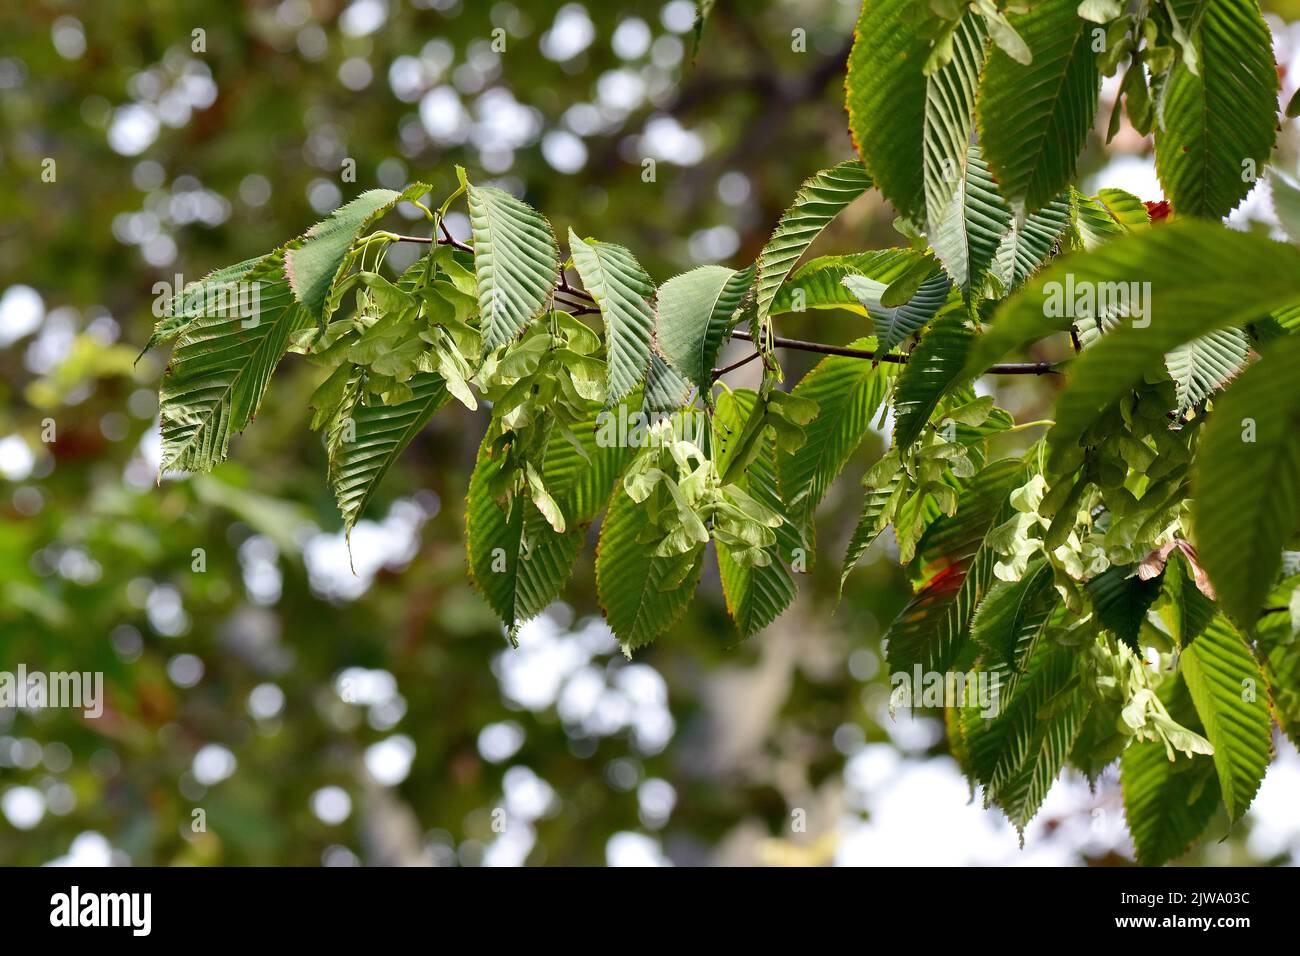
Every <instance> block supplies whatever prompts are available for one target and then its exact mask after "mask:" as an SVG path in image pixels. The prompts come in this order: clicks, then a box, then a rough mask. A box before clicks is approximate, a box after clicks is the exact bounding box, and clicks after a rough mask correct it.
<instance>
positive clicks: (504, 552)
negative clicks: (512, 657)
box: [465, 403, 627, 637]
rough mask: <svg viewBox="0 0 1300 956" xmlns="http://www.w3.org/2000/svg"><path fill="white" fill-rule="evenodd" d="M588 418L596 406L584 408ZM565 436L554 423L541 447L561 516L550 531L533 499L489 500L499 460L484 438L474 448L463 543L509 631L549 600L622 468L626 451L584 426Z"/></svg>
mask: <svg viewBox="0 0 1300 956" xmlns="http://www.w3.org/2000/svg"><path fill="white" fill-rule="evenodd" d="M588 412H589V414H590V416H591V419H592V423H593V424H594V422H595V420H596V416H597V413H598V412H599V406H598V405H596V404H594V403H593V404H592V405H591V406H590V408H589V409H588ZM573 434H574V436H576V438H577V439H578V441H579V442H580V444H581V446H582V452H579V450H578V448H576V447H575V446H574V444H573V442H572V441H571V440H570V439H569V437H567V436H565V435H564V434H563V433H562V432H561V431H560V430H559V429H555V430H554V431H553V432H552V434H551V436H550V439H549V441H548V442H547V445H546V452H545V459H544V462H543V466H542V481H543V484H544V485H545V487H546V488H547V489H548V491H549V493H550V495H551V496H552V497H553V498H554V500H555V502H556V504H557V505H558V507H559V509H560V511H561V513H562V514H563V515H564V517H565V519H566V520H565V522H564V524H565V531H564V532H563V533H558V532H556V531H555V529H554V528H553V527H552V526H551V524H550V522H549V521H548V520H547V519H546V517H545V516H544V515H543V514H542V512H541V511H540V510H539V509H538V508H537V506H536V505H535V504H534V503H533V501H532V500H531V499H530V498H528V497H524V496H517V497H516V498H515V499H514V501H513V502H512V507H511V509H510V511H509V513H507V512H506V511H505V510H504V509H503V508H502V507H501V505H500V504H498V503H497V501H496V500H495V499H494V498H493V495H492V491H491V487H490V486H491V482H492V477H493V475H494V473H495V472H496V470H497V469H498V468H499V467H500V463H499V462H497V461H495V460H494V459H492V458H491V457H490V451H491V449H490V443H489V442H487V441H485V442H484V443H483V445H482V446H481V447H480V448H479V455H478V461H477V463H476V465H475V468H474V473H473V475H471V477H470V488H469V498H468V501H467V503H466V509H465V520H466V533H465V544H466V551H467V554H468V558H469V565H470V572H471V575H472V577H473V580H474V583H475V585H476V586H477V587H478V589H479V590H480V591H481V592H482V593H483V595H484V597H485V598H487V601H488V603H489V604H490V605H491V607H492V609H493V610H494V611H495V612H496V613H497V615H498V616H499V617H500V618H501V620H502V622H503V623H504V624H505V625H506V627H507V629H508V630H509V632H510V634H511V636H512V637H513V635H514V633H515V632H516V631H517V630H518V627H519V625H520V624H522V623H523V622H525V621H527V620H529V619H531V618H533V617H536V616H537V615H538V614H540V613H541V612H542V611H544V610H545V609H546V607H547V605H549V604H550V603H551V602H552V601H554V600H555V599H556V598H557V597H558V596H559V593H560V590H561V589H562V588H563V587H564V583H565V582H566V581H567V580H568V578H569V575H570V574H571V573H572V570H573V563H574V561H575V560H576V559H577V556H578V553H579V551H581V550H582V545H583V543H584V542H585V541H586V538H587V534H586V527H587V525H589V524H590V523H591V521H592V520H593V519H594V518H595V516H596V514H597V512H598V511H599V510H600V508H601V507H603V506H604V503H605V502H606V501H607V500H609V496H610V490H611V488H612V487H613V486H614V484H615V482H616V481H617V479H618V475H619V474H620V473H621V472H622V470H623V465H624V464H625V463H626V460H627V451H626V450H625V449H623V448H618V447H614V448H605V447H601V446H600V445H599V443H598V442H597V441H596V433H595V430H594V428H591V427H578V428H575V429H574V430H573Z"/></svg>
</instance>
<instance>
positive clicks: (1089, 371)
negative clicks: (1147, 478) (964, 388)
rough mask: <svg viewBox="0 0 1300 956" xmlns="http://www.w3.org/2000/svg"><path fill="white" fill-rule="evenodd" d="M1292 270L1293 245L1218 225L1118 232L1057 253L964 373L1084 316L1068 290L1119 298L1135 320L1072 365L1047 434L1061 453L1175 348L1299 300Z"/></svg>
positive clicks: (1297, 259) (1298, 257)
mask: <svg viewBox="0 0 1300 956" xmlns="http://www.w3.org/2000/svg"><path fill="white" fill-rule="evenodd" d="M1297 274H1300V249H1297V248H1295V247H1293V246H1288V245H1285V244H1282V243H1277V242H1272V241H1271V240H1268V239H1266V238H1263V237H1261V236H1255V235H1249V234H1246V233H1239V232H1235V231H1233V230H1230V229H1227V228H1225V227H1222V226H1219V225H1216V224H1209V223H1201V222H1196V221H1194V220H1183V221H1181V222H1175V223H1171V224H1169V225H1166V226H1162V227H1161V228H1159V229H1149V230H1145V231H1143V232H1141V233H1136V234H1133V235H1130V236H1125V237H1122V238H1120V239H1116V240H1114V241H1113V242H1109V243H1107V244H1106V245H1104V246H1100V247H1099V248H1097V249H1094V250H1092V251H1091V252H1087V253H1082V254H1074V255H1070V256H1065V257H1062V259H1061V260H1059V261H1058V262H1057V263H1056V264H1054V265H1053V266H1052V267H1051V268H1049V269H1048V270H1046V271H1045V272H1044V273H1043V274H1042V275H1041V276H1039V277H1038V278H1036V279H1035V280H1034V281H1033V282H1032V283H1030V285H1029V286H1028V287H1026V288H1025V289H1024V290H1023V291H1022V292H1021V293H1020V294H1019V295H1017V296H1015V297H1013V298H1012V299H1011V300H1009V301H1008V303H1007V304H1006V306H1004V308H1003V309H1002V311H1001V313H1000V314H999V316H998V317H997V320H996V322H995V324H994V325H993V327H992V329H991V330H990V331H989V332H988V333H986V334H985V335H982V336H980V337H979V339H978V340H977V342H976V344H975V348H974V349H973V350H972V353H971V357H970V360H969V362H968V363H967V366H966V374H967V375H977V374H979V373H980V372H982V371H983V370H984V369H985V368H987V367H988V366H989V365H990V364H992V363H993V362H996V361H997V360H999V359H1000V358H1002V356H1003V355H1005V354H1006V353H1007V352H1008V351H1010V349H1011V348H1013V347H1015V346H1018V345H1021V344H1022V343H1024V342H1025V341H1027V340H1030V339H1037V338H1041V337H1043V336H1045V335H1048V334H1050V333H1052V332H1055V331H1065V330H1066V329H1068V328H1069V327H1070V325H1071V323H1072V322H1073V321H1075V320H1076V319H1077V318H1080V317H1086V316H1082V315H1081V313H1080V310H1079V309H1077V308H1075V307H1074V303H1073V302H1071V301H1068V300H1069V299H1070V298H1071V297H1070V296H1069V295H1067V290H1071V289H1074V290H1080V289H1091V290H1093V291H1094V292H1095V291H1096V290H1098V289H1099V288H1103V287H1105V288H1110V289H1113V290H1118V291H1120V292H1122V293H1125V295H1126V296H1127V297H1128V299H1129V302H1130V307H1129V308H1128V312H1130V313H1132V314H1133V317H1132V318H1131V319H1130V320H1128V321H1122V322H1121V323H1120V324H1119V326H1118V327H1117V328H1115V329H1114V330H1113V331H1112V332H1110V333H1109V334H1107V335H1105V336H1103V337H1102V338H1101V340H1100V341H1098V342H1097V343H1096V344H1095V345H1094V346H1092V347H1091V348H1089V349H1086V350H1085V351H1084V352H1083V354H1082V355H1080V356H1079V357H1078V358H1077V359H1076V360H1075V361H1074V362H1073V363H1072V375H1071V379H1070V386H1069V388H1067V389H1066V390H1065V392H1064V393H1063V394H1062V396H1061V399H1060V402H1059V403H1058V406H1057V414H1056V422H1057V424H1056V427H1055V428H1053V430H1052V442H1053V444H1054V445H1055V446H1057V447H1067V446H1069V445H1071V444H1072V443H1073V442H1074V441H1075V440H1076V439H1077V438H1078V436H1080V435H1081V434H1083V432H1084V430H1085V429H1086V428H1087V427H1088V425H1089V424H1090V423H1091V422H1093V421H1095V420H1096V418H1097V416H1098V415H1100V414H1101V413H1102V412H1104V411H1105V410H1106V409H1107V408H1109V407H1110V405H1111V404H1112V403H1114V402H1115V401H1117V400H1118V399H1119V398H1120V397H1121V396H1122V395H1124V394H1125V393H1126V392H1127V391H1128V390H1129V389H1131V388H1132V387H1134V386H1135V385H1136V384H1137V383H1139V382H1140V381H1141V380H1142V377H1143V375H1144V374H1145V373H1147V371H1148V370H1149V369H1151V368H1152V367H1154V366H1158V365H1159V363H1160V361H1161V359H1162V358H1163V357H1164V356H1165V354H1166V353H1168V352H1170V351H1172V350H1173V349H1174V348H1176V347H1177V346H1179V345H1181V344H1183V343H1184V342H1188V341H1190V340H1192V339H1195V338H1197V337H1199V336H1202V335H1206V334H1207V333H1209V332H1213V331H1214V330H1216V329H1220V328H1228V327H1231V326H1238V325H1244V324H1245V323H1246V322H1249V321H1251V320H1252V319H1254V318H1257V317H1259V316H1261V315H1265V314H1267V313H1268V312H1269V311H1271V310H1272V309H1274V308H1278V307H1280V306H1282V305H1285V304H1287V303H1288V302H1292V301H1295V300H1297V299H1300V284H1297V282H1296V280H1295V276H1296V275H1297ZM1117 283H1118V284H1121V285H1116V284H1117ZM1148 283H1149V285H1148ZM1138 304H1140V306H1141V308H1138V307H1137V305H1138ZM1119 311H1121V312H1122V311H1124V310H1123V309H1121V310H1119ZM1139 313H1140V314H1139Z"/></svg>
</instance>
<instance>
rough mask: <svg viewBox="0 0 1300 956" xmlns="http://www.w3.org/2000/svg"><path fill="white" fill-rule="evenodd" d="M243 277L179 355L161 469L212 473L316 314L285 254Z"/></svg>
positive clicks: (168, 391)
mask: <svg viewBox="0 0 1300 956" xmlns="http://www.w3.org/2000/svg"><path fill="white" fill-rule="evenodd" d="M243 275H244V278H243V279H241V280H240V289H241V290H242V291H241V293H239V294H235V295H230V296H225V297H218V301H216V302H211V301H209V302H208V304H206V305H205V306H204V307H203V310H202V312H201V314H199V315H196V316H194V317H193V319H192V320H191V321H190V322H189V324H188V325H186V326H185V328H184V329H183V331H182V332H181V333H180V335H179V337H178V338H177V340H176V346H175V348H174V349H173V350H172V357H171V362H170V363H169V365H168V366H167V373H166V376H165V377H164V378H163V383H162V388H161V391H160V396H159V416H160V418H161V420H162V463H161V465H160V466H159V472H160V473H163V472H168V471H210V470H211V469H212V468H213V467H214V466H215V465H217V464H219V463H220V462H222V461H224V460H225V457H226V452H227V449H228V448H229V446H230V438H231V436H232V435H237V434H238V433H239V432H241V431H243V430H244V428H245V427H247V425H248V423H249V422H251V421H252V420H253V416H254V415H256V414H257V409H258V407H259V406H260V405H261V403H262V397H263V395H265V394H266V388H267V385H268V383H269V382H270V380H271V373H272V372H274V371H275V367H276V365H278V364H279V362H280V359H281V358H283V357H284V353H285V351H286V350H287V348H288V345H289V339H290V336H292V335H293V333H294V332H296V331H298V330H300V329H302V328H305V327H306V326H307V325H308V324H309V323H310V317H309V316H308V315H307V314H306V313H305V312H304V310H303V309H302V307H301V306H300V305H299V304H298V303H297V302H295V301H294V297H293V291H292V290H291V289H290V288H289V282H288V280H286V279H285V277H284V258H283V255H282V254H281V253H279V252H276V253H272V254H271V255H269V256H266V257H264V258H263V259H262V260H260V261H259V262H258V264H257V265H256V266H254V267H252V268H251V269H249V270H248V271H247V272H245V273H244V274H243Z"/></svg>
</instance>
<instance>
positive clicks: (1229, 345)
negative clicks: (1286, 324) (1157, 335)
mask: <svg viewBox="0 0 1300 956" xmlns="http://www.w3.org/2000/svg"><path fill="white" fill-rule="evenodd" d="M1249 355H1250V340H1249V339H1248V338H1247V337H1246V333H1245V332H1243V331H1241V329H1218V330H1216V331H1214V332H1211V333H1209V334H1208V335H1203V336H1201V337H1200V338H1198V339H1192V341H1190V342H1186V343H1184V344H1183V345H1180V346H1178V347H1177V348H1175V349H1173V350H1172V351H1170V353H1169V354H1168V355H1166V356H1165V365H1166V367H1167V368H1168V369H1169V375H1170V377H1172V378H1173V380H1174V386H1175V389H1176V393H1177V396H1178V409H1177V410H1178V411H1179V412H1180V413H1181V412H1185V411H1187V410H1188V409H1189V408H1191V407H1192V406H1193V405H1199V404H1200V403H1201V402H1203V401H1205V400H1206V399H1207V398H1209V397H1210V396H1211V395H1213V394H1214V393H1215V392H1216V391H1217V390H1218V389H1220V388H1222V387H1223V386H1224V385H1226V384H1227V383H1228V382H1229V381H1230V380H1231V379H1232V378H1233V376H1235V375H1236V374H1237V373H1238V372H1240V371H1241V370H1242V369H1243V368H1245V366H1246V359H1247V357H1248V356H1249Z"/></svg>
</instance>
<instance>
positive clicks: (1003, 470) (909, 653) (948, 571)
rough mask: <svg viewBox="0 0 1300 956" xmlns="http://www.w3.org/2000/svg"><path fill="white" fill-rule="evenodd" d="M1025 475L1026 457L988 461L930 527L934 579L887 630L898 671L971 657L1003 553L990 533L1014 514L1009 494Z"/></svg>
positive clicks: (924, 545) (930, 576)
mask: <svg viewBox="0 0 1300 956" xmlns="http://www.w3.org/2000/svg"><path fill="white" fill-rule="evenodd" d="M1024 480H1025V466H1024V465H1023V464H1022V463H1021V462H1019V461H1015V460H1012V459H1004V460H1002V461H997V462H994V463H993V464H991V465H988V466H987V467H985V468H984V470H983V471H981V472H979V473H978V474H977V475H976V476H975V477H974V478H972V479H971V481H970V484H969V485H968V486H967V487H966V488H965V489H964V490H963V491H962V493H961V496H960V497H959V499H958V503H957V511H956V513H955V514H954V515H953V516H952V517H951V518H949V517H942V518H940V519H938V520H937V521H935V523H934V524H932V525H931V526H930V528H929V529H928V530H927V531H926V533H925V537H924V538H923V539H922V541H921V545H920V552H921V565H922V567H923V568H925V569H926V571H927V581H926V583H925V584H924V585H923V586H922V587H921V589H920V590H919V591H917V593H916V595H915V596H914V597H913V598H912V599H911V601H909V602H908V603H907V606H906V607H904V608H903V610H902V611H901V612H899V615H898V617H897V618H895V620H894V623H893V625H892V626H891V627H890V629H889V633H888V634H887V635H886V637H887V638H888V641H889V647H888V652H887V654H888V658H889V670H890V672H891V673H898V672H900V671H903V672H907V673H911V672H912V669H913V667H914V665H918V664H919V665H920V667H921V670H923V671H939V672H943V671H947V670H948V669H949V668H950V667H952V666H953V665H955V664H957V663H958V662H959V661H961V660H962V659H963V656H964V654H965V651H966V649H967V643H968V636H969V635H968V630H969V627H970V623H971V620H972V618H973V617H974V614H975V609H976V608H977V607H978V606H979V603H980V602H981V601H982V600H983V599H984V595H985V594H986V593H987V591H988V589H989V587H990V586H991V584H992V582H993V565H994V563H995V562H996V560H997V555H996V553H995V552H994V551H993V549H992V548H990V547H988V546H987V545H986V544H985V541H984V539H985V538H986V537H987V535H988V533H989V532H990V531H991V530H992V529H993V528H994V527H996V526H997V525H999V524H1001V523H1002V522H1003V521H1004V520H1005V519H1006V516H1007V515H1006V512H1007V511H1008V510H1009V508H1010V505H1009V504H1008V500H1007V499H1008V497H1009V496H1010V494H1011V491H1012V490H1013V489H1014V488H1016V487H1018V486H1019V485H1021V484H1023V483H1024Z"/></svg>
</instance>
